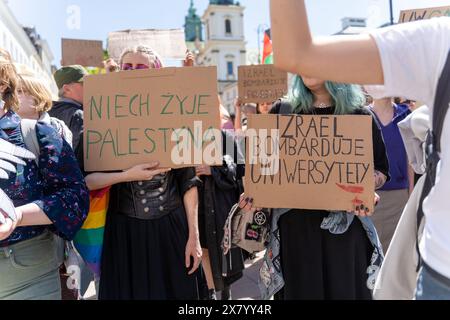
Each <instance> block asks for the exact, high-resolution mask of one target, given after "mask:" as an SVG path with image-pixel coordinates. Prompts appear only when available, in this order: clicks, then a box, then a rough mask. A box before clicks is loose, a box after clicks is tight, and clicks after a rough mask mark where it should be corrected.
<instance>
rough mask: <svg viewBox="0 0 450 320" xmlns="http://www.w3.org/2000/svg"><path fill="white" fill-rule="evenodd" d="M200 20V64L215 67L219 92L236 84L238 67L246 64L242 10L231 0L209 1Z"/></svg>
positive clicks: (237, 3)
mask: <svg viewBox="0 0 450 320" xmlns="http://www.w3.org/2000/svg"><path fill="white" fill-rule="evenodd" d="M209 3H210V4H209V6H208V8H207V9H206V11H205V13H204V14H203V17H202V22H203V24H204V32H205V42H204V48H203V50H201V52H200V54H199V55H198V58H197V62H198V64H199V65H204V66H209V65H216V66H217V77H218V82H219V92H220V94H222V93H223V89H224V87H226V86H228V85H230V84H233V83H236V81H237V70H238V66H240V65H244V64H245V63H246V50H245V36H244V9H245V8H244V7H242V6H241V5H240V4H239V2H235V1H234V0H210V2H209Z"/></svg>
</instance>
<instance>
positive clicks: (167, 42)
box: [108, 29, 187, 61]
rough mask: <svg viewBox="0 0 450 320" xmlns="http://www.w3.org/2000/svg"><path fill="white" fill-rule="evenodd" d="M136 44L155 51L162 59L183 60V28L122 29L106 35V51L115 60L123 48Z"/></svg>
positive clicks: (185, 48) (118, 57)
mask: <svg viewBox="0 0 450 320" xmlns="http://www.w3.org/2000/svg"><path fill="white" fill-rule="evenodd" d="M137 46H146V47H148V48H150V49H152V50H154V51H156V53H158V54H159V55H160V58H162V59H163V60H166V59H174V60H184V58H185V56H186V50H187V47H186V41H185V34H184V30H183V29H170V30H156V29H148V30H124V31H116V32H111V33H109V35H108V53H109V56H110V57H111V58H113V59H114V60H116V61H119V59H120V56H121V55H122V53H123V52H124V50H126V49H129V48H136V47H137Z"/></svg>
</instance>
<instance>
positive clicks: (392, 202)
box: [0, 0, 450, 300]
mask: <svg viewBox="0 0 450 320" xmlns="http://www.w3.org/2000/svg"><path fill="white" fill-rule="evenodd" d="M271 18H272V35H273V45H274V57H275V59H274V61H275V65H276V67H278V68H280V69H283V70H286V71H289V72H291V73H293V74H295V75H296V76H295V79H294V81H293V84H292V87H291V88H290V91H289V94H288V95H287V96H286V97H280V100H278V101H275V102H273V103H262V104H243V103H241V101H240V100H237V101H236V105H235V113H234V115H233V114H230V113H229V112H228V111H227V110H226V109H225V108H224V107H223V106H220V114H221V129H222V139H223V141H224V143H223V145H224V146H229V145H232V146H234V148H233V149H234V150H233V151H234V152H231V153H230V152H229V149H228V148H224V150H223V164H222V165H221V166H213V167H211V166H207V165H199V166H192V167H190V168H183V169H168V168H160V166H159V163H158V159H151V160H149V161H148V163H143V164H140V165H136V166H133V167H132V168H130V169H128V170H124V171H119V172H86V171H85V170H84V151H83V90H84V87H83V80H84V79H85V77H87V76H88V73H87V71H86V70H85V68H84V67H82V66H79V65H72V66H63V67H61V68H60V69H59V70H57V71H56V72H55V74H54V80H55V83H56V84H57V87H58V90H59V92H58V94H59V99H58V100H57V101H53V99H52V94H51V91H50V90H49V84H48V83H45V81H43V80H42V79H41V78H40V77H39V76H37V75H36V74H33V72H32V71H30V70H29V69H28V68H27V67H26V66H22V65H19V64H16V63H14V61H12V59H11V57H10V55H9V53H8V52H7V51H5V50H2V49H0V98H1V100H0V101H1V108H0V138H1V139H3V140H6V141H8V142H10V143H12V144H14V145H16V146H18V147H22V148H25V149H28V150H30V151H32V152H33V153H34V154H35V156H36V159H35V160H32V159H29V160H25V161H26V165H18V167H17V170H15V172H10V174H9V178H8V179H7V180H1V181H0V187H1V189H2V190H3V191H4V192H5V193H6V194H7V195H8V197H9V198H10V199H11V200H12V202H13V203H14V206H15V207H16V215H17V219H15V220H14V221H13V220H12V219H10V218H8V217H5V218H6V222H5V223H4V224H1V225H0V249H1V250H0V273H1V274H2V276H1V277H0V299H61V298H62V296H63V291H64V290H66V289H67V288H65V287H66V283H64V282H65V280H63V281H61V273H64V268H61V266H62V265H63V263H64V260H65V256H67V250H69V249H68V248H69V247H70V248H72V250H75V249H74V248H73V247H72V246H70V245H68V244H70V242H71V241H72V240H73V239H74V237H75V236H76V234H77V232H78V231H79V230H80V228H81V227H82V225H83V222H84V221H85V220H86V217H87V215H88V213H89V194H90V193H92V192H95V191H98V190H105V192H107V193H108V206H107V215H106V225H105V230H104V235H103V250H102V257H101V265H100V266H101V268H100V272H99V276H98V277H97V276H95V277H94V276H92V280H95V281H96V284H97V285H96V288H97V295H98V299H100V300H199V299H205V300H216V299H217V298H218V296H217V295H216V292H221V295H220V296H221V299H222V300H228V299H232V295H231V289H230V288H231V286H232V285H233V283H235V282H236V281H237V280H239V279H240V278H241V277H242V275H243V270H244V268H245V264H244V262H245V260H246V259H248V258H251V256H252V255H251V254H252V253H249V252H245V251H244V250H242V249H241V248H238V247H235V248H232V249H231V250H230V251H228V252H227V253H226V254H225V255H224V253H223V248H222V239H223V237H224V230H223V228H224V225H225V220H226V219H227V217H228V214H229V212H230V209H231V208H232V207H233V206H234V205H235V204H237V203H238V204H239V206H240V208H241V210H244V211H245V212H246V213H247V214H253V213H255V212H256V211H260V210H264V211H267V212H268V214H269V217H270V237H269V241H268V244H267V248H266V252H265V257H264V259H263V263H262V267H261V270H260V283H259V287H260V289H261V297H263V298H267V299H269V298H271V297H275V299H279V300H293V299H354V300H359V299H367V300H369V299H372V298H374V297H375V298H376V295H374V290H380V291H383V290H384V291H388V290H391V291H395V290H396V288H393V287H394V286H395V285H394V284H393V283H383V282H382V281H381V282H380V281H378V282H377V279H378V280H379V279H382V278H383V279H384V278H389V277H387V276H386V273H389V272H391V273H392V272H394V273H395V272H399V273H401V272H402V270H393V269H392V268H391V269H389V268H388V267H386V268H383V263H384V257H386V266H390V265H393V264H392V263H389V264H388V263H387V259H389V261H391V259H395V258H396V257H391V256H393V255H394V253H396V254H397V255H398V254H399V252H400V251H401V247H399V245H398V243H400V242H401V240H398V239H400V238H401V236H402V235H403V234H407V235H408V236H409V238H410V239H412V240H411V241H410V242H414V245H410V246H409V247H408V248H409V249H408V250H409V254H410V255H411V256H412V255H413V254H414V252H415V250H416V242H417V248H419V250H420V259H419V262H418V263H420V271H419V272H418V273H417V272H414V270H415V269H416V268H415V267H416V266H414V268H409V269H411V270H412V271H411V273H413V275H412V276H411V277H412V278H414V279H415V278H418V281H417V285H416V286H414V292H411V289H409V292H407V293H405V295H404V296H407V297H409V298H411V299H412V298H414V297H415V298H417V299H450V267H449V266H450V238H449V235H450V232H449V230H450V218H449V215H448V213H449V210H450V206H449V205H448V202H447V201H446V195H447V194H448V191H449V190H450V185H449V183H450V177H449V173H450V165H449V159H450V155H449V154H448V152H449V149H448V142H447V140H448V139H449V134H450V131H449V130H450V124H449V120H448V117H445V112H444V113H442V111H440V112H441V113H439V114H440V115H441V118H442V119H441V121H442V123H443V133H442V138H441V140H440V141H436V140H438V139H435V141H433V142H434V146H435V147H436V145H437V146H438V148H436V150H437V151H439V152H440V153H439V154H437V156H439V157H440V159H441V162H440V166H439V169H438V170H437V174H436V179H435V181H433V183H435V185H434V187H433V188H432V190H431V193H430V195H429V196H428V197H427V198H426V199H425V201H424V202H423V212H424V214H425V223H424V229H423V235H422V236H421V237H420V238H417V237H415V235H416V233H417V230H416V229H415V228H414V223H412V225H413V227H409V229H405V228H404V227H403V225H404V224H402V223H401V221H402V220H403V219H404V218H405V211H406V209H405V208H408V206H409V208H411V203H412V202H413V201H415V202H416V203H417V202H419V201H418V200H417V198H418V197H420V190H417V188H419V187H421V186H422V183H420V182H418V177H420V175H421V174H423V173H425V170H424V169H423V168H424V167H426V163H425V161H424V160H423V159H424V153H425V151H424V149H423V145H424V143H425V142H424V140H425V137H424V136H423V134H422V135H421V136H420V137H418V135H417V134H416V133H415V132H414V129H411V128H410V130H409V132H410V133H411V135H412V137H413V138H414V139H416V140H417V139H418V140H419V143H418V147H417V148H416V149H414V148H413V147H412V146H411V145H410V144H409V143H410V140H407V139H405V132H404V130H403V129H402V128H404V124H405V123H411V122H413V120H414V119H416V118H417V117H416V115H417V114H419V112H425V113H426V114H428V115H429V114H431V116H430V117H429V118H433V115H435V114H436V112H437V111H436V108H437V104H438V102H439V101H440V103H441V104H444V105H448V104H449V102H450V89H449V86H450V62H449V61H448V60H450V55H449V53H450V38H449V37H448V35H449V34H450V18H437V19H432V20H429V21H421V22H416V23H407V24H404V25H401V26H394V27H389V28H384V29H380V30H375V31H373V32H372V33H370V34H366V35H359V36H351V37H343V38H342V37H330V38H324V39H321V40H320V41H319V40H316V39H314V38H313V37H312V36H311V34H310V31H309V26H308V22H307V21H308V19H307V14H306V9H305V4H304V1H299V0H271ZM404 47H408V48H409V49H408V50H406V51H405V50H402V48H404ZM423 48H429V50H423ZM399 50H402V52H403V54H402V55H398V51H399ZM295 57H299V58H298V59H296V58H295ZM194 60H195V57H194V56H193V54H191V53H189V52H188V53H187V54H186V59H185V61H184V63H183V65H184V67H192V66H193V65H194ZM159 68H164V63H163V59H162V57H160V56H159V55H158V54H157V53H156V52H155V51H154V50H152V48H148V47H145V46H138V47H133V48H128V49H126V50H125V51H124V52H123V54H122V56H121V57H120V59H119V61H117V62H116V61H114V60H112V59H109V60H107V61H105V69H106V72H127V71H130V70H137V69H159ZM321 79H326V80H321ZM350 83H351V84H350ZM439 87H444V90H440V91H438V88H439ZM445 88H446V90H445ZM437 92H439V93H437ZM438 95H439V96H438ZM399 97H407V98H399ZM408 99H414V100H408ZM415 101H423V102H424V103H425V104H426V105H427V106H428V108H427V107H423V108H419V110H416V103H415ZM424 110H425V111H424ZM428 110H430V111H431V112H429V111H428ZM249 114H257V115H258V114H298V115H351V116H352V117H354V119H355V121H358V117H361V116H363V115H365V116H371V117H372V141H373V155H374V159H373V160H374V186H373V187H374V190H375V194H374V197H373V198H374V204H375V211H374V212H373V213H372V212H370V210H369V209H368V204H362V205H360V206H357V207H355V208H354V210H353V211H352V212H344V211H332V210H309V209H305V208H291V209H279V208H267V209H259V208H255V206H254V204H253V199H252V194H248V193H247V192H246V190H244V187H243V185H244V184H243V179H245V177H244V176H245V165H243V164H242V163H240V161H238V159H237V157H238V156H239V154H241V153H242V151H243V150H241V149H242V146H241V145H240V144H239V143H238V140H239V139H238V137H239V136H242V135H243V134H244V133H245V130H246V127H247V124H246V117H247V116H248V115H249ZM442 114H443V115H444V116H442ZM419 118H420V117H419ZM435 118H436V117H435ZM420 119H422V118H420ZM434 121H437V120H434ZM432 124H433V125H434V124H435V123H433V122H431V121H428V126H427V128H431V127H432ZM406 136H407V135H406ZM412 140H413V139H412ZM412 140H411V141H412ZM439 147H440V149H439ZM412 149H414V150H416V151H417V149H419V151H417V152H416V153H414V152H413V151H411V150H412ZM417 154H419V155H418V156H417ZM434 155H436V154H434ZM418 159H419V160H420V161H421V165H419V166H418V165H417V164H416V161H417V160H418ZM418 167H421V168H422V169H421V170H418V169H417V168H418ZM428 176H429V173H428ZM424 179H425V177H423V178H421V180H422V181H423V180H424ZM421 180H419V181H421ZM416 183H417V185H416ZM290 196H292V197H301V196H302V195H301V194H295V195H294V194H293V195H290ZM317 196H318V195H317ZM320 196H324V195H320ZM409 210H410V211H411V210H412V212H415V211H416V209H409ZM0 214H3V212H0ZM417 219H419V218H417ZM417 219H416V220H417ZM399 222H400V223H399ZM420 222H421V221H416V224H417V225H419V224H420ZM421 234H422V233H421ZM413 235H414V236H413ZM408 263H409V264H411V266H412V264H413V263H414V262H412V261H409V260H408ZM80 267H81V266H80ZM409 269H408V270H409ZM380 270H381V271H380ZM62 279H65V278H62ZM377 286H378V287H377ZM397 289H398V288H397ZM405 290H406V289H405ZM76 295H77V296H76V297H75V298H82V295H83V294H82V292H80V290H77V291H76ZM385 296H389V294H386V295H385ZM404 296H402V298H403V297H404ZM394 298H395V296H394Z"/></svg>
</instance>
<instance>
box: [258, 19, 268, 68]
mask: <svg viewBox="0 0 450 320" xmlns="http://www.w3.org/2000/svg"><path fill="white" fill-rule="evenodd" d="M267 29H269V26H268V25H267V24H265V23H263V24H260V25H258V30H257V31H256V32H257V33H258V63H259V64H261V63H262V61H261V37H260V35H261V32H265V31H266V30H267Z"/></svg>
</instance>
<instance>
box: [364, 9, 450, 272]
mask: <svg viewBox="0 0 450 320" xmlns="http://www.w3.org/2000/svg"><path fill="white" fill-rule="evenodd" d="M371 35H372V37H373V38H374V39H375V41H376V43H377V46H378V49H379V51H380V55H381V61H382V65H383V71H384V81H385V84H384V87H381V86H376V87H368V88H367V89H368V91H369V92H370V93H372V94H374V95H375V96H376V97H377V98H380V97H382V96H384V97H397V96H400V97H407V98H409V99H411V100H418V101H422V102H424V103H426V104H427V105H428V106H429V107H430V108H431V111H432V109H433V106H434V100H435V95H436V90H437V85H438V82H439V79H440V76H441V74H442V71H443V68H444V65H445V62H446V61H447V57H448V54H449V51H450V18H449V17H445V18H434V19H431V20H424V21H419V22H413V23H405V24H402V25H398V26H395V27H394V28H391V27H390V28H385V29H379V30H376V31H374V32H372V33H371ZM441 149H442V150H441V162H440V164H439V166H438V172H437V177H438V178H437V181H436V185H435V187H434V188H433V190H432V191H431V193H430V195H429V196H428V198H427V199H425V202H424V206H423V209H424V213H425V216H426V223H425V230H424V236H423V238H422V241H421V243H420V252H421V255H422V257H423V259H424V261H425V262H426V263H427V264H428V265H429V266H430V267H431V268H433V269H434V270H436V271H437V272H439V273H440V274H442V275H444V276H445V277H447V278H450V111H449V112H448V113H447V116H446V118H445V122H444V130H443V133H442V137H441Z"/></svg>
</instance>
